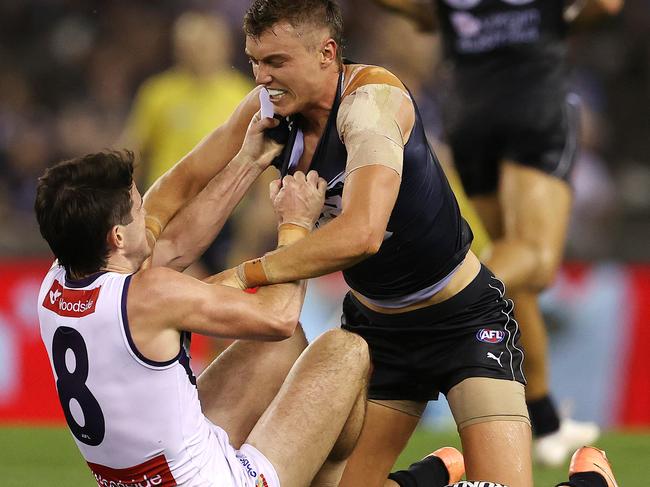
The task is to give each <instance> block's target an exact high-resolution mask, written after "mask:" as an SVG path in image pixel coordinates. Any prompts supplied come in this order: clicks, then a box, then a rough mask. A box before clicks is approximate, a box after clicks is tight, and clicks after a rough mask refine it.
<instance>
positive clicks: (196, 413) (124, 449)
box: [38, 265, 254, 487]
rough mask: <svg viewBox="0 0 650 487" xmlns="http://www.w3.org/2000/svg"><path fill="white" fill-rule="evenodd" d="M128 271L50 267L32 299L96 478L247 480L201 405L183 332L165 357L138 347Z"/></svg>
mask: <svg viewBox="0 0 650 487" xmlns="http://www.w3.org/2000/svg"><path fill="white" fill-rule="evenodd" d="M130 279H131V276H130V275H126V274H118V273H114V272H104V273H99V274H95V275H93V276H90V277H88V278H85V279H83V280H79V281H70V280H67V279H66V273H65V270H64V269H63V268H62V267H61V266H58V265H55V266H53V267H52V268H51V269H50V271H49V272H48V274H47V276H46V277H45V279H44V281H43V284H42V286H41V290H40V293H39V298H38V299H39V301H38V302H39V304H38V316H39V321H40V326H41V337H42V339H43V342H44V344H45V347H46V348H47V353H48V355H49V357H50V363H51V365H52V370H53V373H54V378H55V380H56V387H57V391H58V394H59V399H60V401H61V407H62V408H63V411H64V413H65V417H66V420H67V422H68V426H69V427H70V431H71V432H72V435H73V436H74V439H75V441H76V443H77V446H78V447H79V450H80V451H81V453H82V455H83V456H84V458H85V459H86V461H87V463H88V466H89V467H90V468H91V470H92V472H93V475H94V477H95V479H96V481H97V483H98V485H100V486H120V487H136V486H141V487H142V486H165V487H170V486H174V485H186V486H217V485H218V486H220V487H221V486H225V487H231V486H238V485H254V484H252V483H250V482H249V481H247V480H245V475H246V473H245V470H243V469H242V468H241V463H240V460H238V459H237V457H236V453H235V451H234V450H233V449H232V447H230V445H229V444H228V437H227V435H226V434H225V432H223V431H222V430H220V429H219V428H218V427H216V426H214V425H213V424H212V423H210V422H209V421H208V420H207V419H206V418H205V417H204V416H203V414H202V413H201V406H200V404H199V399H198V395H197V389H196V386H195V379H194V376H193V375H192V372H191V370H190V367H189V357H188V353H187V348H186V347H187V346H188V341H189V338H188V336H186V335H183V336H182V339H181V340H182V342H183V343H181V350H180V352H179V354H178V356H177V357H175V358H174V359H173V360H169V361H168V362H153V361H150V360H148V359H146V358H144V357H143V356H142V355H141V354H140V353H139V352H138V351H137V349H136V347H135V346H134V344H133V341H132V340H131V335H130V332H129V326H128V319H127V315H126V298H127V292H128V286H129V282H130ZM238 475H239V476H241V477H242V478H241V480H238V478H237V476H238ZM247 482H248V483H247Z"/></svg>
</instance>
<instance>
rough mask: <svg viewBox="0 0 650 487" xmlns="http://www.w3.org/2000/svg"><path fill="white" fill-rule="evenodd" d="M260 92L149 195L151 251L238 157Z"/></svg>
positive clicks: (167, 173) (250, 97)
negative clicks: (182, 211)
mask: <svg viewBox="0 0 650 487" xmlns="http://www.w3.org/2000/svg"><path fill="white" fill-rule="evenodd" d="M257 92H258V90H257V89H255V90H253V91H252V92H251V93H250V94H249V95H248V96H247V97H246V98H245V99H244V100H243V101H242V103H241V104H240V105H239V106H238V107H237V109H236V110H235V112H234V113H233V114H232V115H231V117H230V118H229V119H228V121H227V122H226V123H225V124H223V125H221V126H220V127H218V128H217V129H215V130H214V131H213V132H212V133H211V134H209V135H208V136H207V137H206V138H205V139H203V140H202V141H201V142H200V143H199V144H198V145H197V146H196V147H195V148H194V149H192V151H190V153H189V154H187V155H186V156H185V157H183V159H181V160H180V161H179V162H178V163H176V165H174V167H172V168H171V169H170V170H169V171H167V172H166V173H165V174H164V175H163V176H161V177H160V178H159V179H158V180H157V181H156V182H155V183H154V184H153V186H152V187H151V188H150V189H149V190H148V191H147V193H146V194H145V197H144V205H145V209H146V211H147V220H146V221H147V230H148V236H147V238H148V240H149V243H150V245H151V246H152V247H153V243H154V242H155V241H156V240H157V238H158V237H159V236H160V234H161V232H162V230H163V229H164V228H165V227H166V226H167V224H168V223H169V221H170V220H171V219H172V217H173V216H174V215H175V214H176V213H177V212H178V211H179V210H180V209H181V208H182V207H183V206H184V205H185V204H187V202H188V201H190V200H191V199H192V198H193V197H195V196H196V195H197V194H198V193H199V192H200V191H201V190H202V189H203V188H205V186H206V185H207V184H208V182H209V181H210V180H211V179H212V178H214V177H215V176H216V175H217V174H218V173H219V172H220V171H222V170H223V169H224V167H226V165H227V164H228V163H229V162H230V161H231V160H232V159H233V157H234V156H235V155H236V154H237V152H238V151H239V149H240V148H241V145H242V142H243V140H244V134H245V133H246V128H247V127H248V124H249V122H250V120H251V118H252V117H253V115H254V114H255V112H256V111H257V110H259V101H258V98H257V97H258V93H257Z"/></svg>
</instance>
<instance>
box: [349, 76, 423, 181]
mask: <svg viewBox="0 0 650 487" xmlns="http://www.w3.org/2000/svg"><path fill="white" fill-rule="evenodd" d="M414 123H415V109H414V107H413V102H412V100H411V98H410V96H409V95H408V93H407V92H405V91H404V90H403V89H402V88H399V87H396V86H392V85H389V84H368V85H363V86H360V87H358V88H357V89H356V90H354V91H353V92H352V93H350V94H349V95H348V96H346V97H345V98H344V99H343V101H342V102H341V106H340V108H339V113H338V117H337V128H338V131H339V134H340V136H341V139H342V140H343V143H344V144H345V147H346V150H347V153H348V160H347V166H346V175H348V174H350V173H351V172H352V171H354V170H356V169H359V168H360V167H364V166H369V165H375V164H380V165H383V166H386V167H389V168H391V169H393V170H394V171H395V172H397V174H399V175H400V176H401V175H402V166H403V160H404V145H405V144H406V142H407V141H408V137H409V136H410V133H411V130H412V129H413V125H414Z"/></svg>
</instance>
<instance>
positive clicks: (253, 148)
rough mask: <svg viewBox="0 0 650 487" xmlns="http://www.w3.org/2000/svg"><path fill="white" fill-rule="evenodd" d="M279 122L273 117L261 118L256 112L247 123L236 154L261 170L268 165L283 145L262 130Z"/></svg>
mask: <svg viewBox="0 0 650 487" xmlns="http://www.w3.org/2000/svg"><path fill="white" fill-rule="evenodd" d="M279 123H280V122H279V120H277V119H275V118H261V115H260V112H257V113H256V114H255V116H254V117H253V118H252V120H251V123H249V124H248V129H247V130H246V136H245V137H244V143H243V144H242V147H241V149H240V150H239V154H238V156H239V157H244V158H245V159H246V160H248V161H250V163H251V164H256V165H258V166H259V167H260V169H262V170H264V169H266V168H267V167H269V165H270V164H271V162H272V161H273V159H274V158H275V157H276V156H277V155H278V154H280V151H282V147H283V146H282V145H281V144H278V143H277V142H275V141H274V140H272V139H271V138H269V137H267V136H265V135H264V131H265V130H267V129H270V128H273V127H276V126H277V125H278V124H279Z"/></svg>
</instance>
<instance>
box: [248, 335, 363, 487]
mask: <svg viewBox="0 0 650 487" xmlns="http://www.w3.org/2000/svg"><path fill="white" fill-rule="evenodd" d="M369 369H370V357H369V352H368V346H367V344H366V342H365V341H364V340H363V339H362V338H360V337H359V336H358V335H355V334H352V333H349V332H346V331H344V330H330V331H328V332H325V333H324V334H323V335H321V336H320V337H319V338H318V339H317V340H316V341H314V343H312V344H311V345H310V346H309V347H308V348H307V350H306V351H305V352H304V353H303V355H302V356H301V357H300V358H299V359H298V361H297V362H296V364H295V366H294V367H293V368H292V369H291V372H290V373H289V375H288V377H287V379H286V381H285V382H284V384H283V385H282V388H281V389H280V392H279V393H278V395H277V396H276V397H275V399H274V400H273V402H272V403H271V404H270V406H269V407H268V409H267V410H266V411H265V412H264V414H263V415H262V417H261V418H260V420H259V421H258V423H257V424H256V425H255V427H254V428H253V431H252V432H251V434H250V435H249V437H248V438H247V439H246V443H249V444H251V445H252V446H254V447H255V448H257V449H258V450H259V451H261V452H262V453H263V454H264V455H265V456H266V457H267V458H268V460H269V461H270V462H271V463H272V464H273V465H274V467H275V469H276V471H277V473H278V476H279V478H280V484H281V485H282V486H284V487H298V486H301V487H302V486H305V485H310V482H312V480H313V479H314V478H315V477H316V475H317V474H318V472H319V470H320V469H321V466H323V464H324V463H325V462H326V461H327V460H328V457H330V455H332V460H334V461H335V462H340V461H341V457H342V456H344V455H346V454H347V453H349V448H350V447H351V446H352V444H353V441H350V439H354V438H355V437H356V435H357V434H358V432H359V431H360V429H361V426H362V420H363V418H362V415H361V414H359V412H360V411H362V408H361V409H356V408H359V407H360V406H359V400H360V397H362V396H360V395H361V394H362V393H363V391H365V388H366V387H367V382H368V371H369ZM355 406H356V407H355ZM355 409H356V411H355V412H354V414H352V415H351V414H350V413H351V412H352V411H353V410H355ZM344 428H347V429H348V430H347V431H344ZM339 438H340V439H341V441H340V442H339V441H338V440H339ZM344 443H346V444H344ZM344 447H345V448H344ZM345 449H348V452H345V451H344V450H345ZM330 479H331V477H330V478H329V479H323V478H322V477H321V480H323V481H325V480H330ZM312 485H317V484H312ZM323 485H327V484H323Z"/></svg>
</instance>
